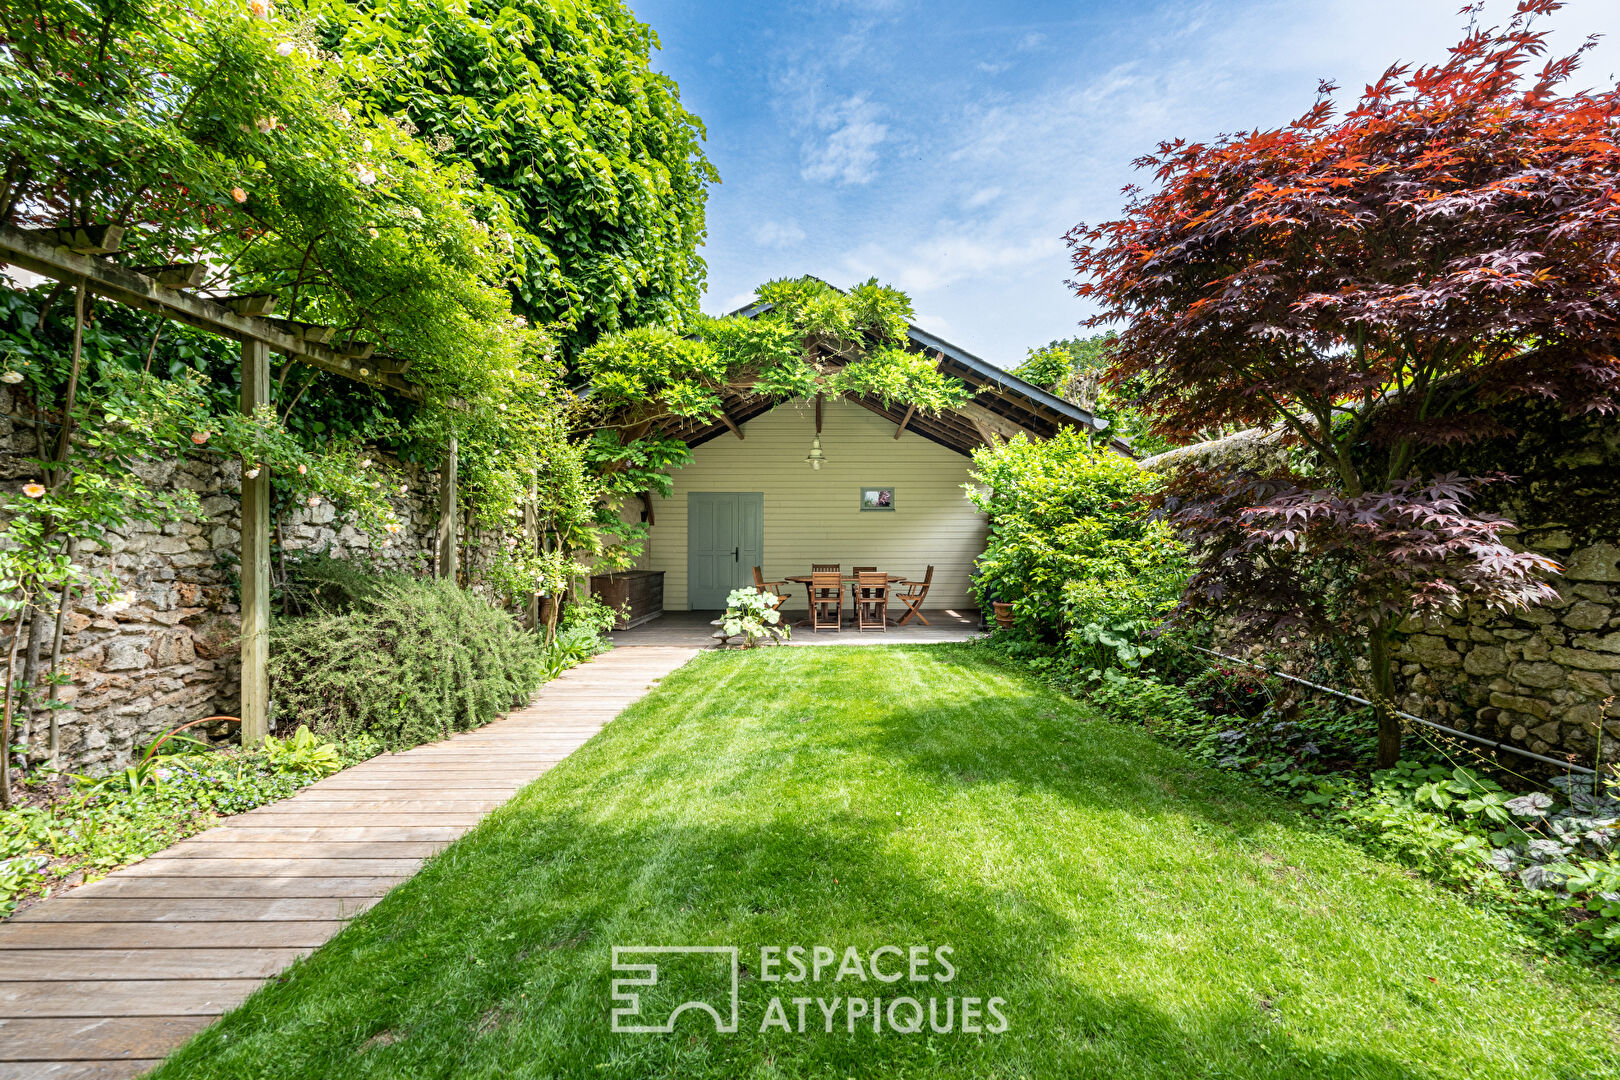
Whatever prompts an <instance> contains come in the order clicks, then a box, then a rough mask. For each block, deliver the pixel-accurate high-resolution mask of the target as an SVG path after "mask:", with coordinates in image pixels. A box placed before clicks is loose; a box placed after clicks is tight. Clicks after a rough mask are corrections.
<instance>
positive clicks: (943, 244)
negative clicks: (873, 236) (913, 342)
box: [844, 223, 1063, 297]
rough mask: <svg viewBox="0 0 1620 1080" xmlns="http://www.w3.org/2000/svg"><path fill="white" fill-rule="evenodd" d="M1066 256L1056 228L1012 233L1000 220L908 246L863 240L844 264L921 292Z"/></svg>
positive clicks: (861, 274)
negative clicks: (864, 241)
mask: <svg viewBox="0 0 1620 1080" xmlns="http://www.w3.org/2000/svg"><path fill="white" fill-rule="evenodd" d="M1062 258H1063V241H1062V238H1061V237H1060V236H1059V235H1057V234H1056V233H1055V232H1047V231H1035V230H1025V231H1022V232H1020V233H1017V234H1009V232H1007V231H1006V230H1005V229H1004V228H1003V227H1002V226H1001V225H999V224H997V223H982V224H962V223H956V224H948V225H946V226H944V227H942V228H941V229H939V230H938V231H937V232H935V233H934V234H933V235H931V236H928V237H925V238H923V239H920V240H917V241H915V242H913V243H910V244H907V245H905V246H903V247H891V246H889V245H886V244H879V243H867V244H863V245H861V246H860V247H858V248H856V249H855V250H854V251H851V252H850V253H849V254H848V255H847V256H846V257H845V260H844V268H845V271H846V273H847V276H848V277H849V278H850V279H851V280H860V279H862V278H867V277H876V278H878V279H879V280H881V281H885V282H887V283H889V284H891V285H894V286H895V287H896V288H898V289H900V290H902V291H904V292H907V293H910V294H912V296H913V297H915V296H916V295H918V294H922V293H930V292H933V291H935V290H937V289H943V288H947V287H949V286H951V285H955V284H957V283H959V282H962V281H967V280H970V279H973V278H982V277H986V276H989V277H997V276H1001V275H1004V274H1008V273H1014V272H1018V271H1022V270H1024V269H1025V268H1027V267H1029V266H1031V265H1034V264H1038V263H1042V262H1053V261H1054V260H1056V261H1057V262H1058V263H1059V264H1061V260H1062Z"/></svg>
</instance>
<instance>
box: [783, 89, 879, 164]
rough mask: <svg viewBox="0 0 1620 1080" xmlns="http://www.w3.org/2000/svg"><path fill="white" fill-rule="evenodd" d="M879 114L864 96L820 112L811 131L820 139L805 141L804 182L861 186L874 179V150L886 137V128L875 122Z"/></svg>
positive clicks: (856, 95)
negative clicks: (814, 129)
mask: <svg viewBox="0 0 1620 1080" xmlns="http://www.w3.org/2000/svg"><path fill="white" fill-rule="evenodd" d="M878 116H879V110H878V107H877V106H876V105H874V104H873V103H872V102H870V101H868V100H866V96H865V95H864V94H855V95H854V96H852V97H847V98H845V99H844V100H843V101H840V102H838V103H837V104H836V105H833V106H830V107H828V108H825V109H822V110H821V111H820V112H818V113H817V115H816V118H815V127H816V128H817V129H818V130H819V131H821V132H823V133H825V134H824V136H823V137H814V138H810V139H807V140H805V143H804V146H803V154H804V162H805V164H804V169H803V173H802V175H803V176H804V178H805V179H806V180H831V181H833V182H835V183H841V184H865V183H868V182H870V181H871V180H872V178H873V177H875V176H876V175H877V160H878V147H879V146H881V145H882V144H883V140H884V139H886V138H888V136H889V128H888V125H886V124H883V123H880V122H879V121H878Z"/></svg>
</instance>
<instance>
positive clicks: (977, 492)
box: [968, 430, 1187, 670]
mask: <svg viewBox="0 0 1620 1080" xmlns="http://www.w3.org/2000/svg"><path fill="white" fill-rule="evenodd" d="M973 479H974V481H975V482H976V486H970V487H969V488H968V497H969V498H971V499H972V500H973V502H974V505H976V506H978V507H979V509H980V510H983V511H984V512H985V514H986V515H987V516H988V517H989V536H988V539H987V541H986V545H985V552H984V554H983V555H982V556H980V558H979V566H978V573H977V575H976V576H975V578H974V582H973V588H974V593H975V595H976V596H977V598H978V601H979V604H980V606H981V607H984V608H988V607H989V605H990V604H991V603H992V602H993V601H997V600H999V601H1002V602H1005V603H1009V604H1011V605H1012V610H1013V615H1014V619H1015V625H1016V628H1017V630H1018V632H1019V633H1020V634H1022V635H1024V636H1027V637H1030V638H1033V639H1036V640H1038V641H1042V642H1045V643H1048V644H1058V643H1064V644H1065V645H1066V646H1067V648H1068V650H1069V652H1070V654H1071V657H1072V659H1073V660H1074V661H1075V662H1076V663H1077V664H1078V665H1080V666H1081V667H1084V668H1088V669H1094V670H1101V669H1105V668H1109V667H1115V666H1123V667H1127V668H1129V667H1135V666H1137V665H1138V664H1139V663H1140V662H1141V660H1142V658H1143V657H1144V656H1145V655H1147V653H1148V652H1149V651H1150V650H1149V646H1148V645H1147V640H1146V635H1147V633H1148V631H1150V630H1151V629H1152V628H1153V627H1155V626H1156V625H1157V623H1158V620H1159V617H1160V616H1161V615H1162V614H1163V613H1164V612H1165V611H1167V610H1168V609H1169V608H1170V607H1171V606H1173V605H1174V604H1175V602H1176V601H1177V599H1179V597H1180V595H1181V588H1182V584H1183V582H1184V581H1185V580H1186V574H1187V566H1186V561H1185V559H1184V557H1183V555H1182V549H1181V545H1180V544H1179V543H1178V542H1177V540H1176V539H1175V536H1174V535H1173V534H1172V533H1171V531H1170V529H1169V528H1168V527H1167V526H1166V525H1165V524H1164V523H1163V522H1161V521H1157V520H1154V519H1152V518H1151V517H1150V516H1149V515H1148V512H1147V510H1146V508H1145V507H1144V506H1143V505H1142V499H1143V497H1144V496H1146V495H1148V494H1150V493H1151V492H1152V491H1153V490H1154V489H1155V487H1156V485H1157V484H1158V482H1159V481H1158V480H1157V478H1156V477H1155V476H1154V475H1153V474H1151V473H1145V472H1143V471H1142V470H1141V469H1140V468H1139V467H1138V466H1137V465H1136V463H1135V462H1133V461H1131V460H1129V459H1127V458H1124V457H1121V456H1120V455H1118V454H1116V453H1113V452H1112V451H1097V450H1094V449H1093V448H1092V447H1091V445H1090V444H1089V442H1088V441H1087V439H1086V437H1085V435H1084V434H1082V433H1081V432H1078V431H1072V430H1071V431H1064V432H1062V433H1060V434H1058V435H1057V436H1056V437H1054V438H1052V439H1049V440H1047V441H1045V442H1031V441H1029V440H1028V439H1025V438H1024V437H1023V436H1019V437H1017V438H1014V439H1012V440H1010V441H1008V442H1005V443H1001V444H998V445H996V446H991V447H985V448H983V449H980V450H977V451H975V452H974V454H973Z"/></svg>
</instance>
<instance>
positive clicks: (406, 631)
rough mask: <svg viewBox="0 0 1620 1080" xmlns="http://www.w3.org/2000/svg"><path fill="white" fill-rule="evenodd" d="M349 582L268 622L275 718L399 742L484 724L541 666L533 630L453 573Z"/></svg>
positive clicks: (522, 692) (545, 669) (520, 698)
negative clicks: (348, 591)
mask: <svg viewBox="0 0 1620 1080" xmlns="http://www.w3.org/2000/svg"><path fill="white" fill-rule="evenodd" d="M353 593H354V595H352V596H351V603H352V606H351V607H350V608H349V610H347V611H332V612H323V613H320V614H315V615H312V616H309V617H306V618H300V619H287V620H282V621H280V622H278V623H277V624H276V625H275V626H274V627H273V628H272V631H271V646H270V689H271V698H272V701H273V702H274V704H275V710H276V721H277V724H278V726H280V727H283V728H285V727H290V726H293V725H297V724H307V725H309V727H310V728H311V729H312V730H313V731H314V732H316V733H317V734H320V735H325V736H335V737H338V738H345V739H346V738H352V737H356V736H359V735H361V734H369V735H371V736H373V737H375V738H377V739H379V740H380V741H381V742H382V743H383V744H384V745H385V746H388V747H390V748H393V749H398V748H400V747H405V746H412V745H415V744H416V743H420V742H425V741H427V740H429V739H437V738H443V737H445V736H448V735H449V734H451V733H452V732H455V731H465V730H467V729H469V728H473V727H477V726H479V725H481V724H486V723H488V722H489V721H490V720H493V719H494V718H495V717H496V716H497V715H498V714H499V713H501V712H504V711H506V710H507V709H510V708H512V707H513V706H514V705H516V704H519V703H522V702H524V701H527V700H528V698H529V696H530V695H531V694H532V693H533V692H534V690H535V689H536V688H537V687H538V686H539V685H540V683H542V682H543V681H544V680H545V678H546V677H547V674H548V673H549V670H550V665H548V661H547V655H546V649H545V647H544V645H543V644H542V643H541V641H540V640H539V638H538V637H536V636H535V635H533V634H527V633H524V632H523V631H522V630H520V629H519V628H518V626H517V625H516V624H515V623H514V622H513V621H512V620H511V618H509V617H508V616H507V615H505V614H504V613H502V612H500V611H497V610H496V609H495V608H493V607H491V606H490V605H489V604H488V603H487V602H486V601H485V600H483V599H482V598H480V597H478V596H477V595H475V594H473V593H470V592H467V591H465V590H463V589H460V588H458V587H456V585H454V584H453V583H451V582H448V581H441V580H425V581H419V580H416V579H413V578H408V577H403V576H390V575H380V576H378V577H377V578H376V580H375V583H374V584H372V585H370V586H369V587H368V588H364V589H360V590H353ZM587 655H589V654H588V653H587Z"/></svg>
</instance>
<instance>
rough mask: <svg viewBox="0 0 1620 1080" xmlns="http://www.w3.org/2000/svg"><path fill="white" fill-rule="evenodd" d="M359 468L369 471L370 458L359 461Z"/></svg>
mask: <svg viewBox="0 0 1620 1080" xmlns="http://www.w3.org/2000/svg"><path fill="white" fill-rule="evenodd" d="M360 467H361V468H362V469H369V468H371V459H370V458H366V459H364V460H363V461H361V462H360Z"/></svg>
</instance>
